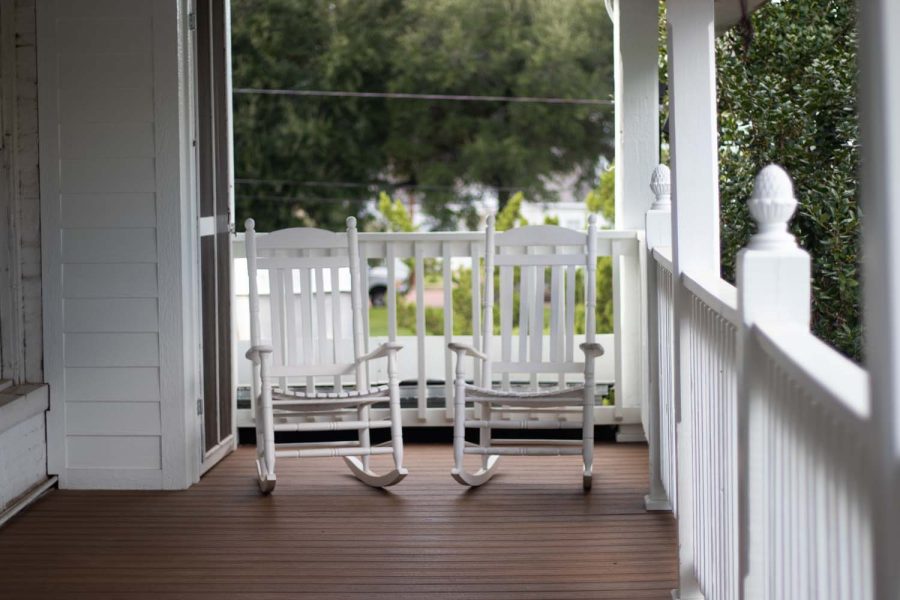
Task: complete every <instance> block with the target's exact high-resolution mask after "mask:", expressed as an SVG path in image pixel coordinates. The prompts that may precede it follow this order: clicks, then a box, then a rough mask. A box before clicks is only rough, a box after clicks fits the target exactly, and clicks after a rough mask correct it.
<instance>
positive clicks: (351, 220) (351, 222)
mask: <svg viewBox="0 0 900 600" xmlns="http://www.w3.org/2000/svg"><path fill="white" fill-rule="evenodd" d="M347 229H352V230H354V231H355V230H356V217H347Z"/></svg>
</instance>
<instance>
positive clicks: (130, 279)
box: [62, 263, 157, 298]
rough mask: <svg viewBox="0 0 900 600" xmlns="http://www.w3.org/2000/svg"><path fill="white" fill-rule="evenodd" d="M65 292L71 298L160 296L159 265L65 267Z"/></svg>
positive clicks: (68, 265) (76, 265)
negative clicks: (157, 278) (158, 293)
mask: <svg viewBox="0 0 900 600" xmlns="http://www.w3.org/2000/svg"><path fill="white" fill-rule="evenodd" d="M62 275H63V293H64V294H65V296H66V297H67V298H152V297H154V296H156V290H157V281H156V265H153V264H147V263H144V264H78V263H75V264H67V265H63V273H62Z"/></svg>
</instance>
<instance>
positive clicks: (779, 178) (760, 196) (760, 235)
mask: <svg viewBox="0 0 900 600" xmlns="http://www.w3.org/2000/svg"><path fill="white" fill-rule="evenodd" d="M747 207H748V208H749V209H750V215H751V216H752V217H753V220H754V221H756V229H757V231H756V233H755V234H753V237H751V238H750V242H749V243H748V244H747V247H748V248H750V249H752V250H780V249H790V248H796V247H797V240H796V238H794V236H793V235H792V234H791V233H790V232H789V231H788V221H790V220H791V217H792V216H793V215H794V211H795V210H796V209H797V200H796V198H794V184H793V183H792V182H791V177H790V176H789V175H788V174H787V171H785V170H784V169H782V168H781V167H779V166H778V165H768V166H766V167H764V168H763V170H762V171H760V172H759V174H758V175H757V176H756V180H755V181H754V183H753V194H752V195H751V196H750V199H749V200H748V201H747Z"/></svg>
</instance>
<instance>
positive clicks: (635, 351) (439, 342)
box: [232, 230, 643, 427]
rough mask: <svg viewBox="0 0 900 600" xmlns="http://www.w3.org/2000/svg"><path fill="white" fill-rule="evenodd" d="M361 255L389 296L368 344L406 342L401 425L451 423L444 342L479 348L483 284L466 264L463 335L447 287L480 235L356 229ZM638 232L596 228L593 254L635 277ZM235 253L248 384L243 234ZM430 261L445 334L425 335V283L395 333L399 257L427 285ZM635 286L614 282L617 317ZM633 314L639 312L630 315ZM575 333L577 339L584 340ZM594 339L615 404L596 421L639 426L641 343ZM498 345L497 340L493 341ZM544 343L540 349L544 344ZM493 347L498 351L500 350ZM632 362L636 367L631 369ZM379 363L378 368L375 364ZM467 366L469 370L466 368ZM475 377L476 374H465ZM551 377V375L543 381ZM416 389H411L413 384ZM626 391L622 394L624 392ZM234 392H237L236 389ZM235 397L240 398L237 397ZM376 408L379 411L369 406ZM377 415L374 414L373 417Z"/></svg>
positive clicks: (474, 257) (237, 349)
mask: <svg viewBox="0 0 900 600" xmlns="http://www.w3.org/2000/svg"><path fill="white" fill-rule="evenodd" d="M359 241H360V254H361V258H362V259H363V264H366V263H367V262H370V263H376V262H381V263H383V264H384V265H385V266H386V267H387V294H386V296H385V301H386V302H385V306H386V313H387V314H386V316H387V326H386V332H385V333H386V335H374V336H373V335H370V336H368V338H367V342H368V344H370V345H371V346H372V347H374V346H375V345H377V344H379V343H381V342H384V341H388V340H391V341H397V342H399V343H401V344H402V345H403V346H404V349H403V351H402V353H401V360H400V378H401V380H403V381H405V382H412V386H405V388H404V390H403V392H402V393H403V394H404V396H405V397H407V398H409V397H410V396H412V398H411V400H412V405H413V406H411V405H410V402H409V401H405V402H404V403H403V410H402V412H403V422H404V425H408V426H409V425H420V426H447V425H450V424H452V416H453V413H452V411H453V402H452V400H453V394H454V389H453V385H452V382H453V373H452V368H453V365H452V364H451V353H450V352H449V351H448V350H447V343H449V342H450V341H451V340H455V341H459V342H463V343H469V344H475V345H478V343H479V341H480V332H481V288H482V282H481V281H480V280H479V278H480V270H479V269H472V273H473V277H472V279H471V284H470V285H471V290H470V291H471V307H465V309H466V311H467V312H468V311H471V312H468V314H467V315H465V316H466V318H467V319H471V328H469V330H468V331H465V332H463V335H458V336H454V335H453V330H454V319H458V318H460V315H459V314H457V312H456V311H457V310H458V309H459V308H460V307H454V303H453V301H452V290H453V289H454V288H455V287H456V286H457V285H459V284H458V283H457V282H456V281H455V280H454V273H455V272H456V271H457V269H459V268H460V267H462V268H469V269H470V268H471V267H472V265H473V264H475V265H478V264H480V262H479V261H480V260H481V257H483V255H484V234H483V233H478V232H471V233H470V232H427V233H361V234H359ZM642 241H643V240H642V238H641V234H640V232H638V231H618V230H617V231H600V232H598V244H597V248H598V255H600V256H611V257H613V260H614V261H615V263H616V271H620V270H623V269H624V270H631V271H632V273H631V278H632V280H639V278H640V277H642V274H641V261H640V257H639V255H638V253H639V250H640V247H641V245H642ZM234 257H235V274H236V276H235V285H234V286H233V289H234V297H233V299H232V302H233V306H234V316H235V319H234V321H235V323H234V325H235V326H234V327H233V328H232V329H233V337H234V339H233V344H234V355H235V357H236V361H237V364H236V365H235V371H236V373H237V376H236V378H235V379H236V385H237V387H238V388H246V387H249V384H250V372H249V366H248V365H247V364H244V363H245V362H246V361H244V360H243V356H244V352H245V351H246V349H247V348H248V347H249V334H248V333H247V332H248V331H249V327H248V326H245V325H244V324H245V322H246V321H247V319H249V313H248V308H247V307H248V301H247V298H246V295H247V293H248V292H247V289H248V288H247V282H246V258H245V257H246V255H245V250H244V242H243V236H242V235H241V234H239V235H238V236H237V237H236V239H235V242H234ZM429 259H434V264H435V265H437V267H438V268H439V270H440V275H439V276H440V279H441V288H442V291H441V292H440V293H441V294H442V301H443V306H442V311H443V312H442V317H441V321H442V327H443V335H429V332H427V331H426V311H425V293H426V290H425V286H424V285H416V286H415V300H414V303H413V304H414V310H415V327H414V330H415V335H400V331H401V329H400V323H399V319H398V308H399V305H400V298H401V297H402V295H401V294H400V292H399V290H398V289H397V282H396V279H397V278H396V271H397V263H398V261H403V260H407V261H411V263H412V271H413V275H414V280H415V281H416V282H420V283H421V282H425V280H426V260H429ZM368 276H369V275H368V271H367V270H366V269H363V271H362V279H363V280H362V286H363V289H368V288H369V285H368ZM630 289H634V288H633V286H632V287H631V288H629V287H628V286H614V287H613V310H614V312H615V313H616V315H617V316H618V315H619V313H620V311H622V310H623V308H622V307H623V305H627V304H629V303H631V304H632V305H634V304H636V305H638V306H640V305H641V304H642V298H640V297H638V298H630V297H626V294H628V293H629V290H630ZM265 291H266V288H265V286H262V290H261V295H262V297H261V308H262V312H263V313H265V311H266V308H265V307H266V303H267V298H266V297H265ZM370 315H371V311H369V312H366V313H365V315H364V316H365V318H366V321H367V322H366V328H367V330H370V329H371V328H370V325H371V324H370V323H369V322H368V321H369V319H370ZM634 316H635V317H639V316H640V315H639V313H637V312H634ZM621 321H622V319H620V318H614V323H615V325H616V327H619V326H620V323H621ZM578 338H579V336H576V343H580V341H583V340H581V339H578ZM598 341H599V342H600V343H601V344H602V345H603V346H604V348H605V350H606V353H605V354H604V355H603V356H602V357H601V358H600V359H599V360H598V361H597V371H596V377H597V382H598V383H599V384H604V385H607V386H614V390H615V393H614V394H613V395H612V396H613V399H614V401H613V403H612V404H610V405H599V404H598V406H597V407H596V408H595V410H594V419H595V423H597V424H599V425H602V424H617V425H635V424H640V423H641V406H640V404H639V403H637V402H634V401H632V402H628V401H627V400H626V398H629V397H631V398H636V397H639V394H640V391H634V390H629V388H638V387H639V386H640V385H641V382H640V373H641V366H640V365H641V361H642V356H641V353H642V349H641V340H640V339H639V338H638V339H634V338H632V337H630V336H623V335H620V334H619V332H618V331H616V332H613V333H609V334H602V335H599V336H598ZM497 343H499V338H497ZM549 346H550V345H549V344H548V343H545V344H544V348H546V349H548V350H547V351H548V352H549ZM498 352H499V348H498ZM635 363H636V364H637V366H635ZM381 367H382V366H381V365H378V366H377V367H376V369H377V368H381ZM467 368H469V369H471V368H472V367H471V366H469V365H467ZM376 369H373V371H372V374H371V376H372V379H373V380H374V381H378V380H381V379H383V378H384V377H385V376H386V374H385V373H381V372H379V371H378V370H376ZM469 375H470V376H474V373H470V374H469ZM548 381H549V380H548ZM413 386H414V387H413ZM629 391H630V394H628V393H625V392H629ZM235 392H236V393H238V392H239V390H235ZM239 397H240V396H239ZM375 413H378V410H376V411H375ZM531 416H532V417H533V418H535V419H537V418H540V419H551V420H566V419H570V418H573V415H572V414H569V413H565V412H559V413H558V414H557V413H554V412H552V411H545V412H544V413H542V414H540V415H539V414H538V411H536V412H535V413H534V414H533V415H531ZM375 418H379V417H377V415H376V416H375ZM237 423H238V426H239V427H251V426H252V420H251V411H250V409H249V408H241V407H239V409H238V415H237Z"/></svg>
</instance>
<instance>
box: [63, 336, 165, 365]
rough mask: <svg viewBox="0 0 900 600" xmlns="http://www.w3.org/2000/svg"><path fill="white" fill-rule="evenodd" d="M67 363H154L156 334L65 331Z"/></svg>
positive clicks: (157, 338) (157, 345)
mask: <svg viewBox="0 0 900 600" xmlns="http://www.w3.org/2000/svg"><path fill="white" fill-rule="evenodd" d="M65 339H66V342H65V354H66V366H67V367H157V366H159V334H156V333H68V334H66V335H65Z"/></svg>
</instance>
